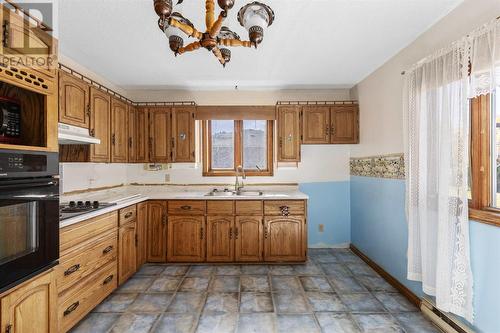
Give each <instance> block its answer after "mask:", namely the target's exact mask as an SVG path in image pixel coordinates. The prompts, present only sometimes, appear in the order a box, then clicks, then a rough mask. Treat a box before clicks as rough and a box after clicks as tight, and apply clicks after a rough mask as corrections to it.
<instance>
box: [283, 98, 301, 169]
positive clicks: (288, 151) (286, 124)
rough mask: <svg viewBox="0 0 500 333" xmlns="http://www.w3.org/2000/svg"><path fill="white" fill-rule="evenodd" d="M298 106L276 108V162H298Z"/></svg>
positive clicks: (299, 108) (299, 110)
mask: <svg viewBox="0 0 500 333" xmlns="http://www.w3.org/2000/svg"><path fill="white" fill-rule="evenodd" d="M300 112H301V107H300V106H278V162H300Z"/></svg>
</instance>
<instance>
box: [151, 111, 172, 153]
mask: <svg viewBox="0 0 500 333" xmlns="http://www.w3.org/2000/svg"><path fill="white" fill-rule="evenodd" d="M170 117H171V110H170V108H151V109H149V139H150V148H151V149H150V158H149V159H150V161H151V162H154V163H168V162H170V161H171V149H170V146H171V140H170V121H171V118H170Z"/></svg>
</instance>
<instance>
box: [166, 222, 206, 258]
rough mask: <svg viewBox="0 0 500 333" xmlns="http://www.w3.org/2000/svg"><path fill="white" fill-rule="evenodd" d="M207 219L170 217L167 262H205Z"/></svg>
mask: <svg viewBox="0 0 500 333" xmlns="http://www.w3.org/2000/svg"><path fill="white" fill-rule="evenodd" d="M205 232H206V227H205V217H204V216H189V215H185V216H169V217H168V240H167V260H168V261H169V262H203V261H205V249H206V248H205V245H206V244H205V243H206V242H205V239H206V238H205Z"/></svg>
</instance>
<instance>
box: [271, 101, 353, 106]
mask: <svg viewBox="0 0 500 333" xmlns="http://www.w3.org/2000/svg"><path fill="white" fill-rule="evenodd" d="M357 104H358V101H356V100H351V101H278V102H277V103H276V105H357Z"/></svg>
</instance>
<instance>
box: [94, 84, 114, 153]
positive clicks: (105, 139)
mask: <svg viewBox="0 0 500 333" xmlns="http://www.w3.org/2000/svg"><path fill="white" fill-rule="evenodd" d="M110 126H111V97H110V96H109V95H108V94H106V93H105V92H103V91H101V90H98V89H96V88H93V87H91V88H90V135H92V136H93V137H95V138H97V139H99V140H101V143H100V144H94V145H90V161H91V162H109V161H110V158H111V141H110V131H109V130H110Z"/></svg>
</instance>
